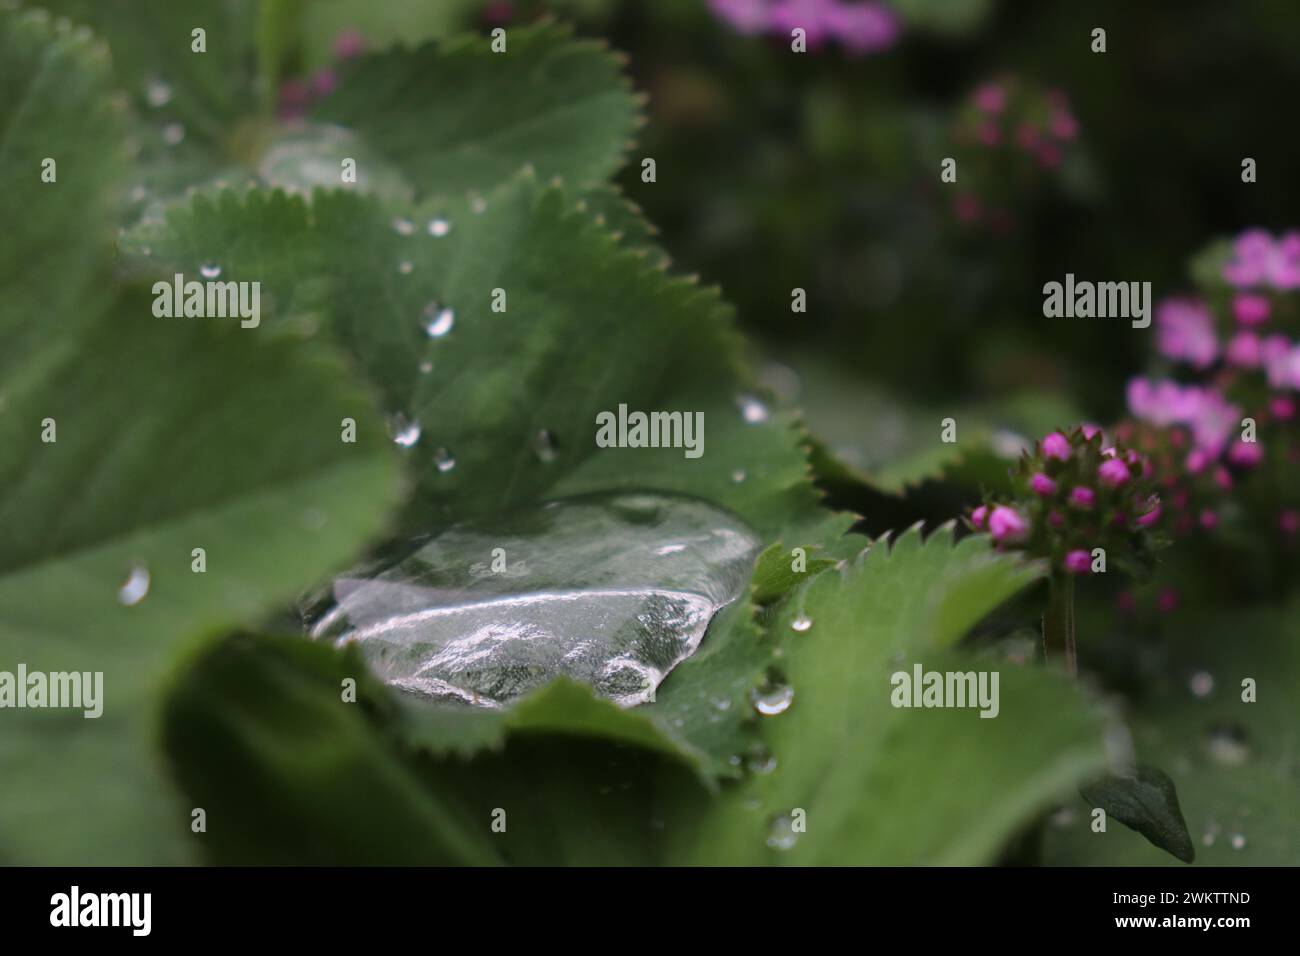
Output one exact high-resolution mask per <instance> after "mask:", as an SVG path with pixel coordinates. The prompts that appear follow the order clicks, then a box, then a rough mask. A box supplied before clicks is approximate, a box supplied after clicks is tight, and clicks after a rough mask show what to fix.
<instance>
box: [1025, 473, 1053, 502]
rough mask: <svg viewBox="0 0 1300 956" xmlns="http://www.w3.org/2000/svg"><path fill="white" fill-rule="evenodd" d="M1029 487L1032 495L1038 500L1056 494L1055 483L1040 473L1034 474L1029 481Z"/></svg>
mask: <svg viewBox="0 0 1300 956" xmlns="http://www.w3.org/2000/svg"><path fill="white" fill-rule="evenodd" d="M1029 487H1030V488H1031V489H1032V490H1033V492H1034V494H1036V495H1038V496H1039V497H1040V498H1046V497H1047V496H1048V495H1053V494H1056V482H1054V481H1053V480H1052V479H1051V478H1048V477H1047V476H1046V475H1045V474H1043V473H1042V472H1041V471H1039V472H1035V473H1034V476H1033V477H1032V478H1030V479H1029Z"/></svg>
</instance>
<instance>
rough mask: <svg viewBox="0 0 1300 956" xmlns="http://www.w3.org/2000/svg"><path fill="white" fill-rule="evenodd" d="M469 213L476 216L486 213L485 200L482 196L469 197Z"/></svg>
mask: <svg viewBox="0 0 1300 956" xmlns="http://www.w3.org/2000/svg"><path fill="white" fill-rule="evenodd" d="M469 211H470V212H472V213H474V214H475V215H476V216H477V215H481V214H483V213H485V212H487V200H486V199H484V198H483V197H482V196H471V197H470V200H469Z"/></svg>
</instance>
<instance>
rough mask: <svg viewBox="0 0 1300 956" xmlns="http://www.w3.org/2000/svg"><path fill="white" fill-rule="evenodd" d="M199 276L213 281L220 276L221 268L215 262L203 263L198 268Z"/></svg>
mask: <svg viewBox="0 0 1300 956" xmlns="http://www.w3.org/2000/svg"><path fill="white" fill-rule="evenodd" d="M199 275H201V276H203V278H205V279H215V278H217V276H219V275H221V266H220V265H218V264H217V263H215V262H205V263H203V265H201V266H199Z"/></svg>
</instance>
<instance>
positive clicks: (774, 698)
mask: <svg viewBox="0 0 1300 956" xmlns="http://www.w3.org/2000/svg"><path fill="white" fill-rule="evenodd" d="M750 696H751V699H752V700H753V702H754V709H755V710H756V711H758V712H759V713H760V714H762V715H763V716H764V717H772V716H775V715H776V714H783V713H785V712H786V711H787V710H789V709H790V705H791V704H792V703H794V688H793V687H791V686H790V685H789V684H786V683H783V682H775V683H774V682H772V681H768V682H767V683H765V684H764V685H763V686H762V687H756V688H754V690H753V691H752V692H751V694H750Z"/></svg>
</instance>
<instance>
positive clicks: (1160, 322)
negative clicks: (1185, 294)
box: [1156, 299, 1219, 368]
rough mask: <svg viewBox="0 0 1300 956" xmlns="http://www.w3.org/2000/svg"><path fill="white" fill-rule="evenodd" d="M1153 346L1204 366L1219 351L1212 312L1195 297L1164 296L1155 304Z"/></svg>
mask: <svg viewBox="0 0 1300 956" xmlns="http://www.w3.org/2000/svg"><path fill="white" fill-rule="evenodd" d="M1156 348H1157V349H1158V350H1159V351H1160V353H1161V354H1162V355H1165V356H1167V357H1169V358H1171V359H1180V360H1182V361H1185V362H1187V363H1188V364H1190V365H1193V366H1195V367H1196V368H1205V367H1206V366H1208V365H1210V364H1212V363H1213V362H1214V360H1215V359H1216V358H1218V355H1219V341H1218V339H1217V338H1216V336H1215V334H1214V316H1213V315H1211V314H1210V310H1209V308H1207V307H1206V305H1205V303H1204V302H1201V301H1200V300H1198V299H1166V300H1164V301H1163V302H1161V303H1160V304H1159V305H1158V306H1157V307H1156Z"/></svg>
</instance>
